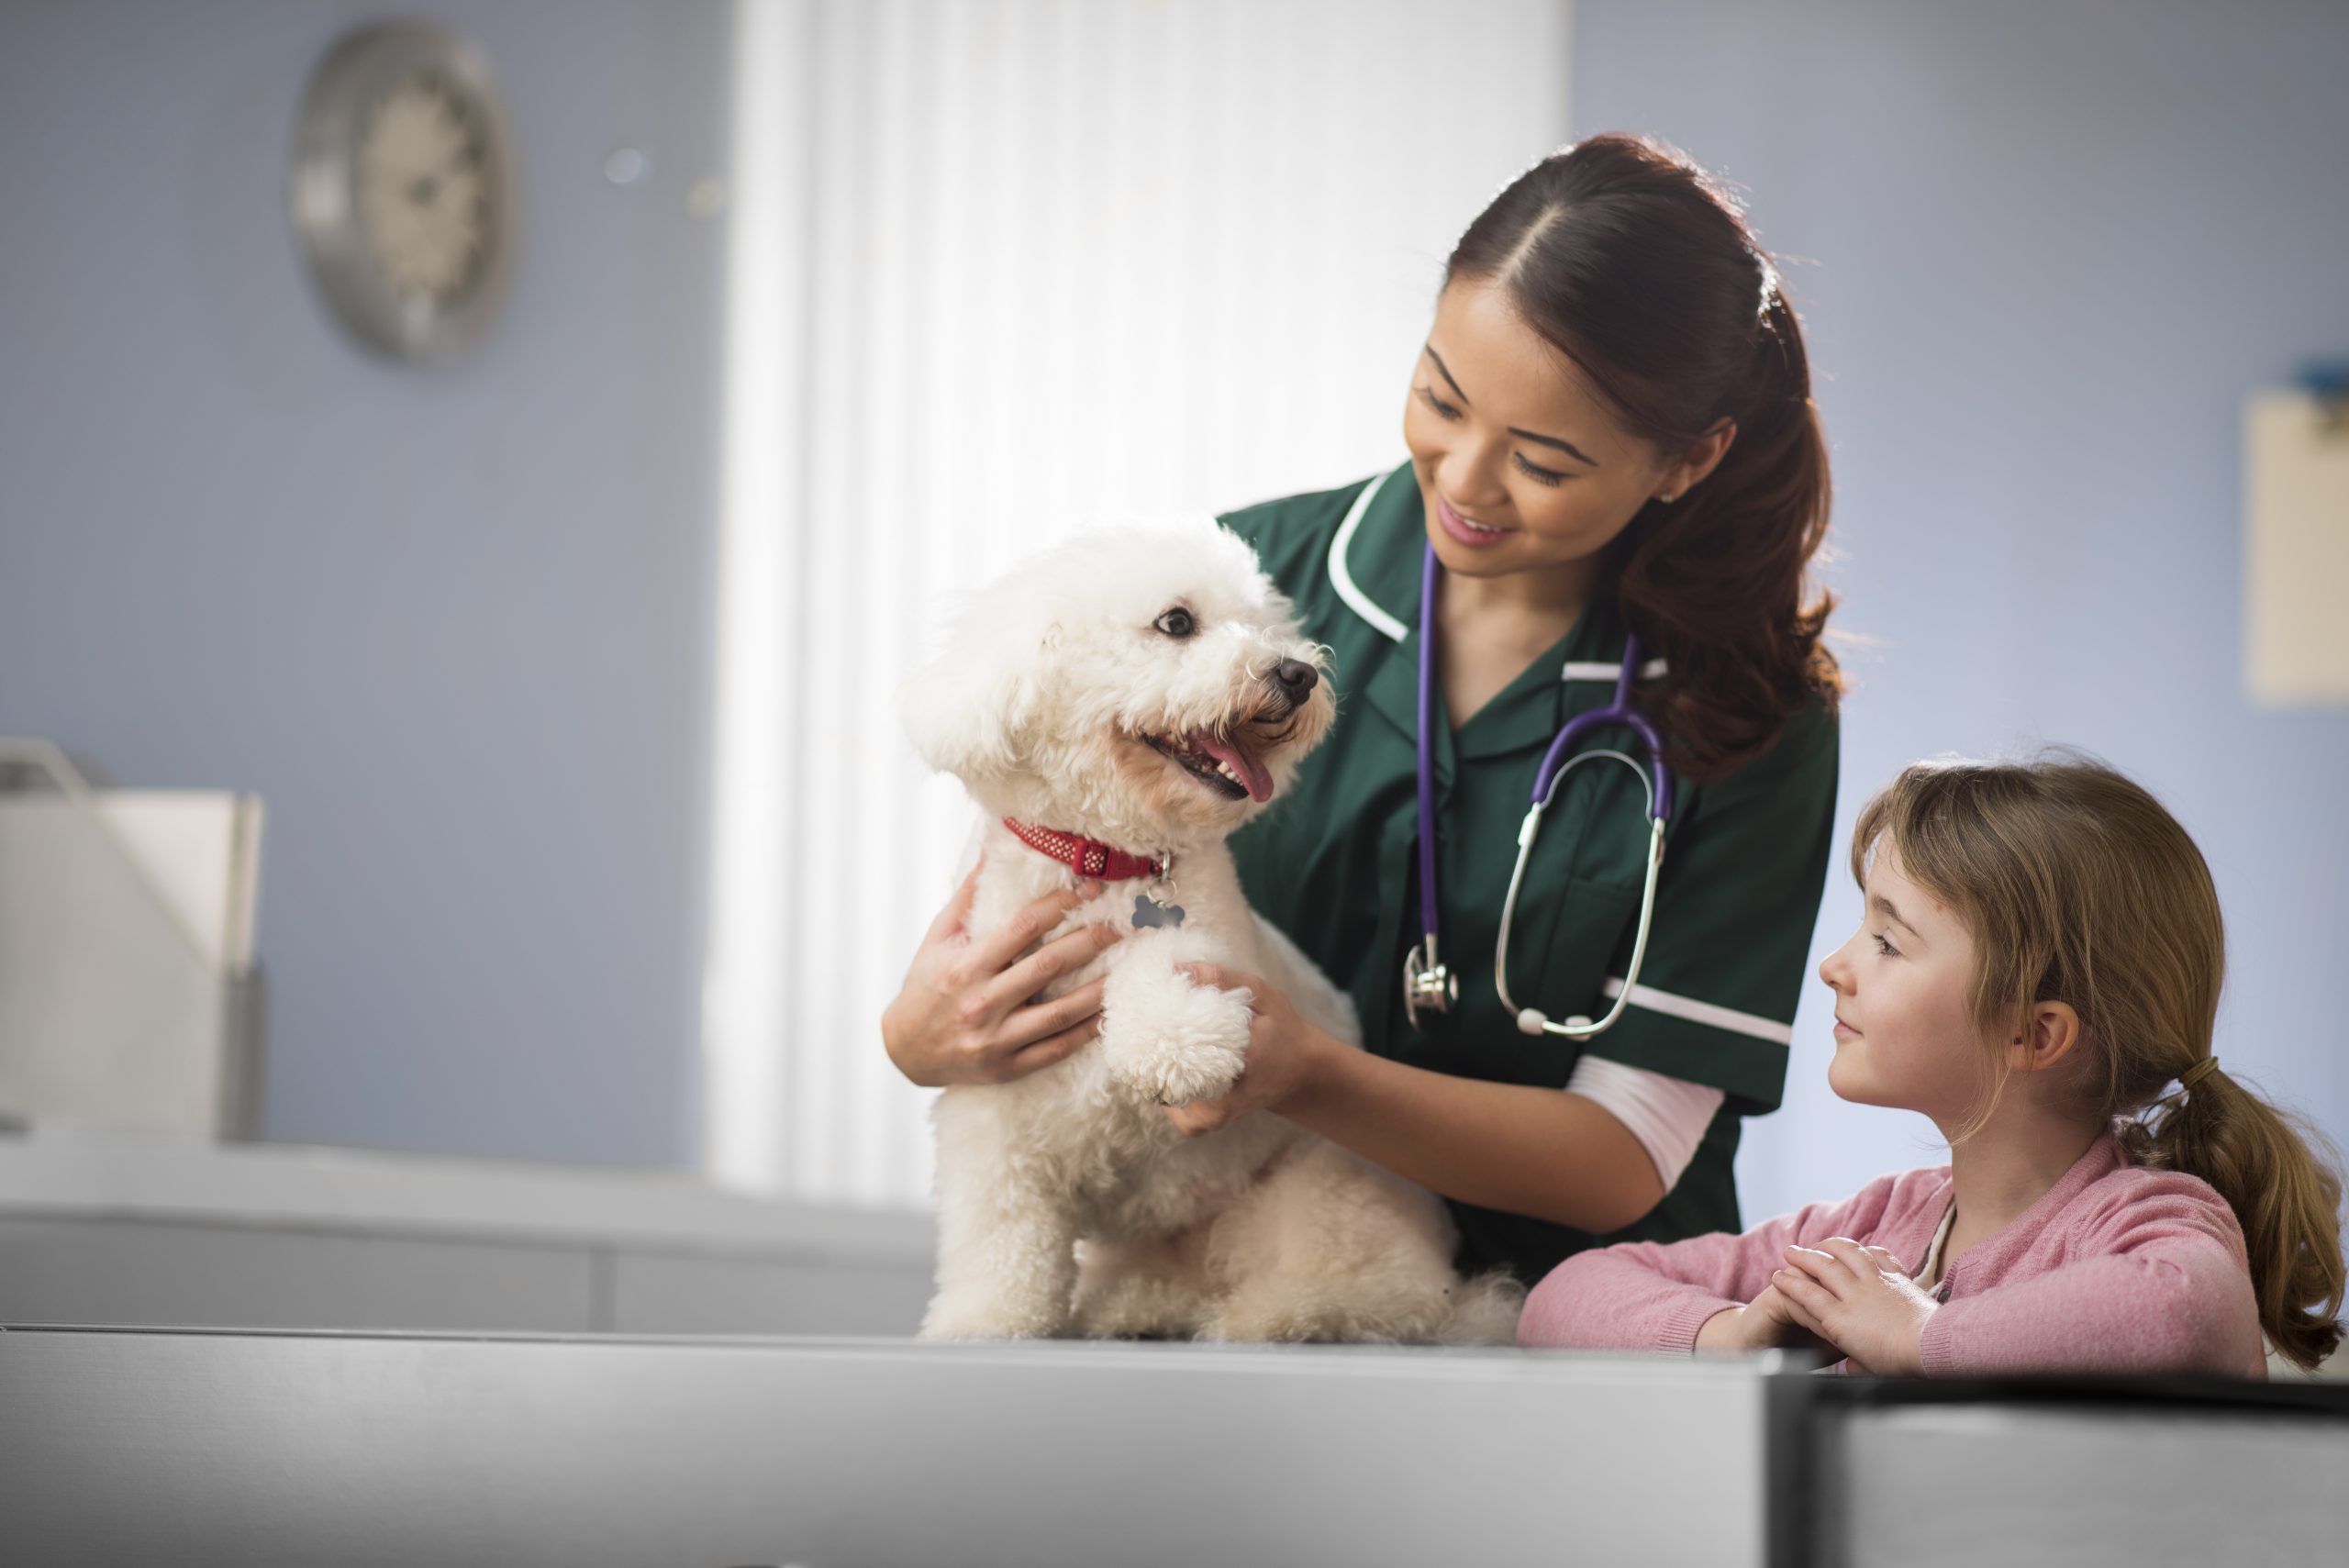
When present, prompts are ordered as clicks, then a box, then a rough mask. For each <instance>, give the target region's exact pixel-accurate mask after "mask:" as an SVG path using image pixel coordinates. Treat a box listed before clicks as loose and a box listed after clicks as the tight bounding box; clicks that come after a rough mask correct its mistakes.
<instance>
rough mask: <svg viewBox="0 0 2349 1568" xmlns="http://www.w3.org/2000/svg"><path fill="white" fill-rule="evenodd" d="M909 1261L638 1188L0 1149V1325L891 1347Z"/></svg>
mask: <svg viewBox="0 0 2349 1568" xmlns="http://www.w3.org/2000/svg"><path fill="white" fill-rule="evenodd" d="M930 1244H931V1243H930V1221H929V1219H928V1218H926V1217H923V1216H918V1215H911V1214H903V1213H887V1212H879V1211H860V1210H854V1209H846V1208H836V1207H815V1206H805V1205H789V1204H780V1203H773V1202H768V1201H764V1200H761V1199H756V1198H751V1197H745V1196H740V1195H733V1194H729V1193H725V1192H722V1191H719V1190H718V1189H715V1188H712V1187H709V1186H707V1185H706V1184H702V1183H700V1182H697V1181H696V1180H693V1179H690V1178H687V1177H684V1176H671V1175H667V1174H663V1173H650V1172H627V1171H607V1170H590V1169H566V1168H562V1167H555V1166H545V1165H521V1164H511V1165H508V1164H502V1163H498V1162H486V1161H460V1160H446V1159H437V1158H429V1157H417V1156H404V1155H391V1154H372V1153H366V1152H362V1151H350V1150H327V1149H309V1148H300V1147H293V1146H280V1145H269V1144H242V1145H214V1144H207V1143H205V1142H202V1141H200V1140H192V1139H181V1138H175V1137H171V1136H165V1135H150V1134H137V1133H122V1132H97V1131H83V1130H72V1129H57V1128H37V1129H31V1130H30V1131H28V1132H21V1133H17V1134H13V1135H12V1134H0V1322H17V1323H24V1322H50V1323H61V1322H70V1323H83V1324H96V1325H125V1324H164V1323H168V1324H173V1325H176V1326H183V1327H190V1328H228V1327H237V1328H255V1329H262V1328H290V1327H297V1326H298V1327H306V1328H327V1329H408V1330H441V1331H507V1332H554V1333H566V1332H567V1333H587V1332H620V1333H657V1334H705V1333H729V1334H782V1333H861V1334H903V1333H910V1332H911V1331H912V1329H913V1328H914V1326H915V1325H916V1324H917V1323H918V1321H919V1320H920V1316H921V1310H922V1307H923V1306H924V1305H925V1304H926V1303H927V1301H928V1300H929V1294H930Z"/></svg>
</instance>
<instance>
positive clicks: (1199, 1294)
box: [1076, 1225, 1212, 1340]
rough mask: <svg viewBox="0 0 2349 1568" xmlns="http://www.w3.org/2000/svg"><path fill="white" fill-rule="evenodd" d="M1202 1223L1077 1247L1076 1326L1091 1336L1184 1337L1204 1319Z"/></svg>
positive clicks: (1193, 1332)
mask: <svg viewBox="0 0 2349 1568" xmlns="http://www.w3.org/2000/svg"><path fill="white" fill-rule="evenodd" d="M1206 1251H1207V1228H1206V1227H1205V1226H1204V1225H1202V1226H1197V1227H1195V1228H1193V1229H1191V1230H1189V1231H1186V1232H1185V1233H1183V1234H1180V1235H1175V1236H1165V1237H1159V1238H1155V1239H1152V1240H1146V1241H1108V1240H1100V1239H1098V1238H1095V1239H1092V1240H1087V1241H1085V1244H1084V1245H1083V1246H1082V1247H1080V1248H1078V1249H1077V1278H1076V1331H1077V1332H1078V1333H1080V1334H1083V1335H1085V1336H1086V1337H1087V1338H1090V1339H1096V1340H1133V1339H1143V1338H1154V1339H1184V1340H1187V1339H1190V1338H1192V1337H1193V1336H1195V1335H1196V1334H1197V1333H1198V1331H1199V1329H1200V1328H1201V1327H1202V1326H1203V1325H1204V1324H1205V1323H1206V1322H1207V1318H1208V1309H1209V1307H1210V1306H1211V1304H1212V1297H1211V1295H1210V1293H1209V1290H1208V1279H1207V1267H1206V1257H1205V1254H1206Z"/></svg>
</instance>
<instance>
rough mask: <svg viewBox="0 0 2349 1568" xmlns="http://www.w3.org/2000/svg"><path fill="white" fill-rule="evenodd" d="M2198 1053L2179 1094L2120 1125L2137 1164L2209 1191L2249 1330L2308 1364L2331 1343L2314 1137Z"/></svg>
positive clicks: (2337, 1203) (2330, 1276) (2333, 1266)
mask: <svg viewBox="0 0 2349 1568" xmlns="http://www.w3.org/2000/svg"><path fill="white" fill-rule="evenodd" d="M2218 1069H2219V1063H2218V1059H2217V1058H2216V1057H2211V1056H2205V1057H2203V1058H2202V1059H2201V1060H2199V1062H2194V1063H2193V1064H2192V1065H2190V1066H2188V1068H2187V1069H2186V1070H2185V1071H2184V1072H2183V1073H2180V1074H2179V1075H2178V1079H2179V1087H2178V1089H2177V1090H2176V1092H2175V1093H2173V1094H2170V1095H2165V1096H2163V1097H2162V1098H2161V1099H2160V1100H2158V1101H2156V1102H2154V1106H2152V1107H2151V1108H2150V1109H2149V1110H2148V1111H2147V1113H2146V1114H2145V1116H2144V1117H2143V1118H2142V1119H2140V1120H2137V1121H2133V1122H2129V1123H2125V1124H2124V1125H2123V1127H2122V1129H2121V1145H2122V1147H2123V1148H2125V1149H2126V1150H2127V1151H2129V1157H2130V1158H2131V1159H2132V1160H2133V1161H2135V1162H2137V1163H2138V1164H2141V1165H2148V1166H2152V1167H2153V1168H2154V1169H2156V1170H2164V1171H2181V1172H2184V1173H2186V1174H2188V1175H2189V1176H2199V1177H2200V1178H2201V1179H2202V1180H2204V1181H2206V1182H2208V1183H2210V1185H2211V1186H2213V1187H2215V1188H2217V1189H2218V1193H2219V1195H2220V1196H2221V1197H2223V1198H2225V1199H2226V1200H2227V1204H2228V1207H2231V1208H2232V1209H2233V1210H2234V1211H2235V1218H2236V1219H2237V1220H2238V1221H2240V1222H2241V1223H2242V1225H2243V1245H2244V1247H2245V1248H2246V1249H2247V1250H2248V1251H2249V1252H2250V1254H2251V1283H2252V1289H2253V1293H2254V1295H2256V1296H2258V1298H2259V1326H2260V1328H2261V1329H2264V1330H2266V1334H2267V1342H2268V1343H2269V1344H2271V1345H2273V1346H2275V1347H2276V1351H2277V1354H2278V1355H2281V1356H2283V1357H2284V1358H2285V1359H2286V1360H2287V1361H2289V1362H2292V1363H2293V1364H2294V1365H2296V1366H2299V1367H2301V1368H2304V1369H2305V1368H2310V1367H2314V1366H2315V1365H2316V1364H2317V1363H2318V1362H2321V1361H2323V1360H2324V1359H2325V1358H2326V1357H2327V1356H2330V1355H2331V1354H2332V1352H2333V1351H2334V1350H2336V1349H2337V1348H2339V1346H2340V1344H2341V1333H2342V1326H2341V1323H2340V1320H2339V1319H2340V1316H2341V1305H2342V1298H2343V1263H2342V1256H2341V1230H2340V1222H2341V1181H2340V1178H2339V1176H2338V1175H2337V1174H2336V1173H2335V1171H2336V1169H2337V1162H2335V1165H2334V1166H2333V1167H2331V1168H2329V1167H2328V1166H2327V1165H2326V1164H2325V1163H2324V1162H2322V1161H2321V1160H2319V1159H2318V1158H2317V1156H2316V1154H2315V1153H2314V1150H2315V1149H2316V1148H2319V1147H2323V1146H2324V1140H2323V1135H2322V1134H2321V1133H2319V1132H2317V1131H2316V1130H2315V1129H2313V1128H2311V1127H2310V1126H2309V1125H2308V1124H2307V1123H2306V1122H2305V1121H2303V1120H2302V1119H2301V1118H2299V1117H2296V1116H2293V1115H2291V1114H2290V1113H2289V1112H2287V1111H2283V1110H2279V1109H2277V1107H2276V1106H2272V1105H2269V1104H2268V1103H2267V1102H2266V1100H2265V1099H2263V1098H2261V1097H2260V1095H2257V1094H2256V1093H2254V1091H2253V1090H2251V1089H2250V1088H2249V1087H2247V1086H2246V1085H2244V1084H2240V1083H2237V1082H2236V1081H2235V1080H2234V1079H2232V1078H2230V1077H2228V1076H2227V1075H2226V1074H2225V1073H2221V1072H2220V1071H2219V1070H2218Z"/></svg>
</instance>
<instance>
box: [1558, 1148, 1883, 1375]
mask: <svg viewBox="0 0 2349 1568" xmlns="http://www.w3.org/2000/svg"><path fill="white" fill-rule="evenodd" d="M1893 1181H1894V1178H1893V1177H1890V1176H1881V1177H1878V1178H1877V1179H1876V1181H1873V1182H1871V1183H1869V1184H1867V1185H1866V1186H1865V1187H1864V1188H1862V1189H1861V1190H1860V1191H1859V1192H1857V1193H1855V1194H1854V1195H1852V1196H1851V1197H1849V1198H1846V1199H1845V1200H1843V1201H1842V1203H1835V1204H1826V1203H1815V1204H1811V1205H1809V1206H1807V1207H1803V1208H1800V1209H1798V1210H1796V1211H1795V1212H1794V1213H1792V1214H1782V1215H1780V1216H1778V1217H1777V1218H1776V1219H1772V1220H1768V1221H1766V1222H1765V1223H1764V1224H1762V1225H1759V1226H1756V1227H1755V1228H1754V1229H1752V1230H1749V1231H1747V1232H1745V1233H1744V1234H1743V1235H1742V1236H1733V1235H1730V1234H1729V1233H1727V1232H1720V1233H1718V1234H1715V1235H1711V1236H1698V1237H1692V1238H1691V1239H1689V1240H1686V1241H1674V1242H1668V1243H1665V1242H1654V1241H1632V1242H1626V1243H1624V1244H1623V1245H1621V1246H1616V1247H1606V1248H1600V1249H1597V1250H1594V1251H1587V1252H1578V1253H1576V1254H1575V1256H1573V1257H1571V1258H1568V1259H1567V1260H1566V1261H1565V1262H1563V1263H1560V1264H1559V1265H1558V1266H1557V1267H1556V1268H1555V1269H1553V1270H1552V1271H1551V1272H1550V1274H1549V1276H1548V1277H1547V1278H1545V1279H1544V1280H1542V1283H1541V1284H1537V1285H1535V1286H1534V1287H1533V1290H1532V1293H1531V1295H1530V1296H1527V1298H1526V1303H1525V1316H1524V1317H1523V1318H1522V1319H1521V1320H1520V1323H1519V1325H1518V1341H1519V1343H1520V1344H1526V1345H1577V1346H1584V1347H1587V1348H1593V1349H1610V1350H1642V1351H1677V1352H1680V1353H1682V1354H1686V1353H1687V1352H1688V1351H1691V1350H1695V1349H1699V1348H1709V1346H1707V1345H1704V1344H1701V1343H1700V1338H1699V1337H1700V1336H1701V1335H1703V1334H1704V1332H1705V1326H1706V1324H1707V1323H1709V1322H1710V1321H1712V1320H1713V1319H1714V1318H1716V1317H1717V1316H1718V1315H1719V1314H1721V1313H1724V1312H1728V1311H1731V1310H1732V1309H1735V1308H1739V1307H1746V1306H1747V1305H1749V1304H1752V1303H1757V1302H1758V1301H1759V1300H1760V1298H1763V1297H1765V1296H1766V1295H1767V1293H1768V1292H1769V1289H1770V1276H1771V1273H1772V1272H1773V1271H1774V1270H1776V1269H1777V1268H1779V1267H1780V1266H1781V1265H1782V1264H1783V1262H1784V1261H1785V1260H1784V1258H1783V1257H1782V1256H1781V1254H1782V1252H1783V1251H1784V1249H1785V1248H1787V1246H1789V1245H1795V1244H1800V1243H1802V1242H1804V1241H1806V1240H1819V1239H1821V1238H1824V1237H1828V1236H1851V1235H1863V1236H1864V1235H1870V1234H1873V1233H1874V1232H1875V1230H1876V1228H1877V1226H1878V1224H1879V1222H1880V1221H1881V1219H1882V1218H1883V1215H1884V1211H1885V1207H1886V1204H1887V1199H1888V1197H1889V1195H1890V1194H1891V1191H1892V1184H1893ZM1783 1337H1784V1336H1783V1335H1782V1334H1780V1333H1778V1332H1777V1331H1776V1330H1773V1331H1771V1332H1770V1333H1767V1334H1763V1335H1758V1336H1754V1337H1753V1338H1752V1340H1751V1344H1761V1343H1768V1342H1772V1341H1773V1340H1776V1339H1779V1338H1783ZM1751 1344H1749V1343H1747V1342H1746V1341H1744V1340H1740V1339H1738V1338H1737V1337H1735V1336H1731V1337H1730V1338H1727V1339H1724V1340H1722V1341H1721V1348H1724V1349H1741V1348H1751Z"/></svg>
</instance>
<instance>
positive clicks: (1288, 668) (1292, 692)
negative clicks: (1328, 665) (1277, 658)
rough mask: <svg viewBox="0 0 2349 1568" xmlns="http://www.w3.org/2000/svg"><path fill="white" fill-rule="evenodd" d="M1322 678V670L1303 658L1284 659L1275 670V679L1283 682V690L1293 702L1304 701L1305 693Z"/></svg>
mask: <svg viewBox="0 0 2349 1568" xmlns="http://www.w3.org/2000/svg"><path fill="white" fill-rule="evenodd" d="M1320 678H1321V675H1320V672H1319V671H1317V670H1316V669H1314V668H1313V666H1312V665H1310V664H1308V663H1307V662H1305V661H1304V660H1302V659H1284V660H1282V661H1281V662H1280V664H1279V667H1278V668H1276V669H1275V670H1274V671H1273V679H1274V680H1275V681H1278V682H1279V683H1280V684H1281V690H1283V691H1285V692H1286V693H1287V694H1288V700H1289V701H1291V702H1303V701H1304V700H1305V694H1306V693H1308V692H1309V691H1311V690H1312V689H1313V683H1314V682H1316V681H1318V680H1319V679H1320Z"/></svg>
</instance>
